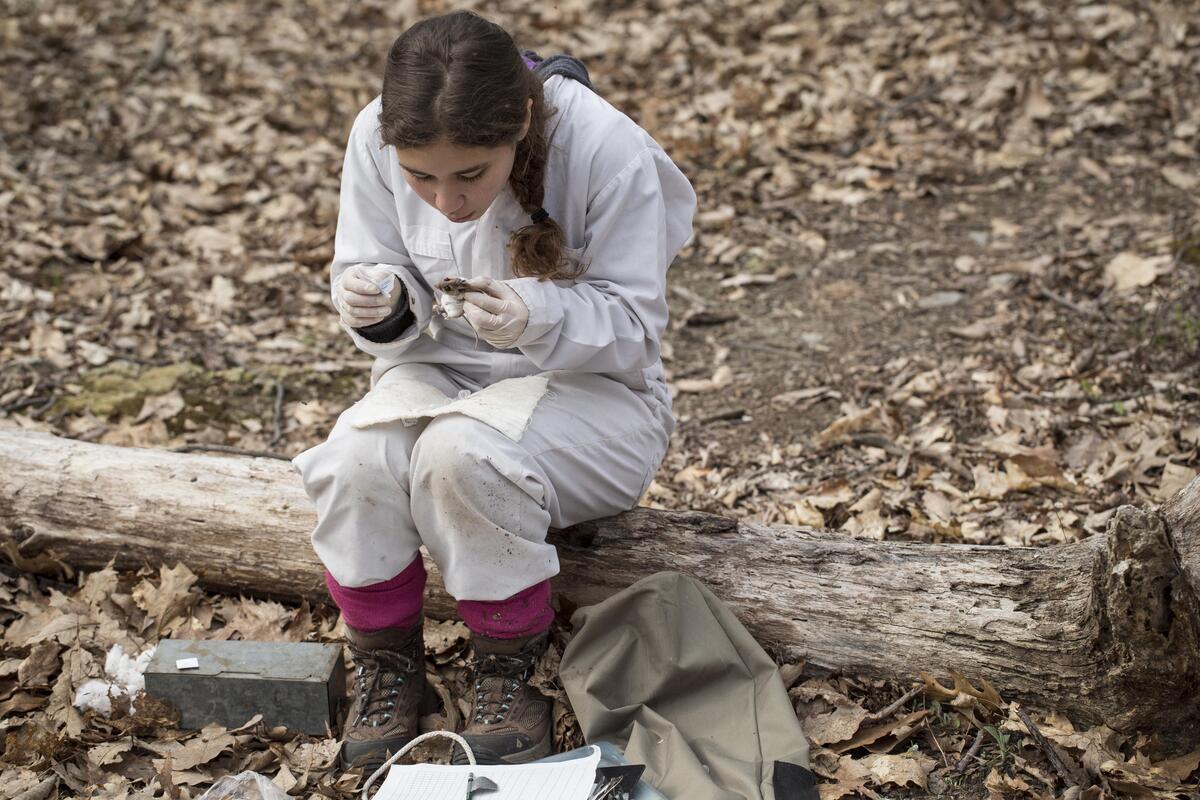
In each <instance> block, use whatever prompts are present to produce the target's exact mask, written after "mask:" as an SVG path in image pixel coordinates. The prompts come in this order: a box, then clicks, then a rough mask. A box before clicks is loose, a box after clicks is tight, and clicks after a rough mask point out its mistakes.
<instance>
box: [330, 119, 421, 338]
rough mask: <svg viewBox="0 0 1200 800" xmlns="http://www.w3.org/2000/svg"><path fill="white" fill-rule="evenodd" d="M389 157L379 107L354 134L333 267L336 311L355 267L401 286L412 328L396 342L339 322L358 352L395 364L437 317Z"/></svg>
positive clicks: (356, 124)
mask: <svg viewBox="0 0 1200 800" xmlns="http://www.w3.org/2000/svg"><path fill="white" fill-rule="evenodd" d="M389 152H391V150H390V148H389V149H388V150H382V149H380V140H379V133H378V101H376V102H375V103H372V104H371V105H369V106H367V107H366V108H365V109H363V111H362V113H360V114H359V115H358V119H356V120H355V121H354V127H353V128H352V129H351V131H350V141H349V143H348V144H347V146H346V158H345V161H344V162H343V165H342V187H341V203H340V207H339V209H338V221H337V234H336V236H335V238H334V245H333V263H332V265H331V267H330V291H331V295H332V297H333V298H334V305H335V308H336V298H337V291H338V286H339V284H340V283H341V279H342V276H343V275H344V274H345V272H346V270H347V269H349V268H350V267H352V266H354V265H356V264H362V265H366V266H372V267H380V268H383V269H386V270H388V271H389V272H392V273H394V274H395V275H396V278H397V279H398V280H399V281H401V282H402V283H403V285H404V288H405V290H406V293H407V297H408V306H409V308H410V309H411V310H412V313H413V319H414V322H413V324H412V325H410V326H408V328H407V329H406V330H405V331H404V332H402V333H401V334H400V336H399V337H398V338H397V339H394V340H393V341H391V342H384V343H379V342H372V341H370V340H369V339H367V338H365V337H363V336H362V335H361V334H360V333H358V332H357V331H356V330H354V329H353V328H351V327H350V326H349V325H347V324H346V323H345V322H341V326H342V328H343V329H344V330H345V331H346V332H347V333H349V334H350V337H351V338H352V339H353V340H354V343H355V344H356V345H357V346H358V348H359V349H360V350H362V351H364V352H366V353H370V354H371V355H373V356H376V357H379V358H393V357H396V356H398V355H400V354H401V353H403V352H404V351H405V350H407V349H408V348H409V347H410V346H411V345H412V344H413V343H414V342H415V341H416V340H417V338H418V337H419V336H420V335H421V333H422V332H423V331H424V330H425V328H426V327H427V326H428V325H429V320H430V317H431V316H432V313H433V292H432V291H431V290H430V288H429V285H428V284H427V283H426V282H425V279H424V278H422V277H421V274H420V272H419V271H418V270H417V268H416V266H415V265H414V264H413V261H412V259H411V258H410V257H409V255H408V250H407V249H405V246H404V241H403V239H402V238H401V235H400V222H399V213H398V211H397V208H396V201H395V195H394V194H393V190H392V188H391V187H390V186H389V185H388V183H387V181H386V180H385V179H384V177H383V176H384V174H386V172H385V170H383V169H381V166H380V163H379V160H382V159H383V158H386V157H387V153H389Z"/></svg>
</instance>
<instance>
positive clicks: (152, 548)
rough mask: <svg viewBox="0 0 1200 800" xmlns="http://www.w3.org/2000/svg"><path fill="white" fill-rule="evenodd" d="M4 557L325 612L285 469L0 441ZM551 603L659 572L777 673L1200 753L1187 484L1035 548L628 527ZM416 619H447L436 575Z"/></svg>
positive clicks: (569, 545) (635, 516) (570, 546)
mask: <svg viewBox="0 0 1200 800" xmlns="http://www.w3.org/2000/svg"><path fill="white" fill-rule="evenodd" d="M0 474H3V475H5V476H6V477H5V478H4V479H3V481H2V482H0V528H2V530H0V547H2V548H3V550H4V551H5V552H6V553H7V556H8V558H9V560H11V561H13V562H14V563H15V564H16V565H17V566H18V567H20V568H23V569H45V568H52V567H53V565H54V563H55V560H57V561H61V562H63V563H66V564H69V565H72V566H75V567H80V568H97V567H101V566H103V565H105V564H106V563H108V562H109V561H110V560H113V561H115V563H116V565H117V566H118V567H119V568H126V569H135V568H139V567H143V566H147V565H149V566H156V565H159V564H175V563H177V562H183V563H186V564H187V565H188V566H189V567H190V568H191V569H192V570H193V571H194V572H195V573H196V574H197V575H198V576H199V577H200V580H201V582H202V583H203V584H205V585H206V586H208V587H210V588H212V589H216V590H222V591H232V592H243V593H245V592H252V593H257V594H270V595H276V596H286V597H300V596H304V597H309V598H324V597H325V588H324V582H323V577H322V576H323V569H322V567H321V564H320V562H319V561H318V560H317V558H316V556H315V555H314V553H313V551H312V549H311V547H310V545H309V540H308V537H309V533H310V532H311V530H312V528H313V526H314V524H315V513H314V511H313V508H312V505H311V503H310V501H309V499H308V497H307V495H306V494H305V492H304V489H303V487H302V485H301V483H300V480H299V476H298V475H297V474H296V472H295V470H294V468H293V467H292V466H291V465H289V464H287V463H285V462H281V461H275V460H270V459H261V458H244V457H229V456H210V455H198V454H183V453H175V452H170V451H160V450H148V449H135V448H122V447H113V446H108V445H96V444H88V443H83V442H78V441H74V440H70V439H62V438H59V437H55V436H52V435H50V434H43V433H34V432H29V431H22V430H16V429H0ZM551 540H552V541H554V542H555V543H556V544H557V545H558V548H559V553H560V559H561V562H562V573H561V575H560V576H559V578H557V579H556V581H555V586H556V590H557V593H558V595H559V597H560V598H561V599H562V600H564V601H566V602H567V603H569V604H573V605H576V606H580V605H587V604H590V603H594V602H596V601H599V600H601V599H603V598H605V597H607V596H609V595H611V594H613V593H615V592H617V591H619V590H621V589H623V588H625V587H626V586H628V585H629V584H631V583H633V582H634V581H636V580H638V579H640V578H642V577H645V576H647V575H650V574H652V573H654V572H658V571H661V570H677V571H679V572H683V573H686V574H689V575H692V576H694V577H696V578H698V579H700V580H702V581H703V582H705V583H706V584H707V585H708V586H709V587H710V588H712V590H713V591H714V592H715V593H716V594H717V595H718V596H719V597H721V598H722V599H723V600H724V601H726V602H727V603H728V604H729V605H730V607H731V608H732V609H733V610H734V611H735V612H736V613H737V615H738V616H739V618H740V619H741V620H742V621H743V622H744V623H745V624H746V626H747V627H748V628H749V629H750V630H751V631H752V632H753V633H754V634H755V636H756V637H757V638H758V640H759V641H760V642H761V643H762V644H763V645H764V646H765V647H767V649H768V650H770V651H772V652H773V653H774V654H775V655H776V656H778V657H780V658H784V659H804V660H805V661H806V663H807V665H808V666H809V667H810V668H811V669H813V670H815V671H842V672H845V673H848V674H854V675H867V676H874V677H888V678H900V679H906V678H910V677H915V673H916V672H917V671H918V670H926V671H930V672H935V673H936V672H940V671H942V670H944V669H947V668H949V669H957V670H959V671H961V672H963V673H964V674H966V675H968V676H972V677H984V678H987V679H988V680H989V681H991V682H992V683H993V684H994V685H995V686H996V687H997V688H998V689H999V690H1000V692H1001V694H1002V695H1003V696H1005V697H1006V698H1009V699H1020V700H1022V701H1024V702H1027V703H1031V704H1033V705H1036V706H1039V707H1043V708H1055V709H1058V710H1060V711H1063V712H1065V713H1068V714H1069V715H1071V716H1072V717H1074V718H1075V719H1076V720H1078V721H1081V722H1085V723H1095V722H1105V723H1107V724H1108V725H1109V726H1111V727H1113V728H1115V729H1117V730H1122V731H1134V730H1137V731H1140V732H1153V733H1158V734H1160V735H1161V736H1163V738H1164V739H1165V740H1166V741H1167V742H1169V743H1170V744H1171V745H1173V746H1174V747H1176V748H1185V747H1189V746H1192V745H1194V744H1196V743H1197V741H1198V740H1200V725H1198V724H1197V723H1198V722H1200V704H1198V703H1197V702H1196V701H1197V696H1198V690H1200V601H1198V595H1197V587H1198V586H1200V479H1197V480H1195V481H1193V482H1192V484H1191V485H1190V486H1188V487H1187V488H1185V489H1184V490H1183V491H1182V492H1180V493H1179V494H1178V495H1177V496H1175V497H1174V498H1173V499H1172V500H1171V501H1170V502H1168V503H1167V504H1165V505H1164V506H1163V507H1162V508H1161V509H1157V510H1141V509H1137V508H1134V507H1132V506H1126V507H1123V508H1121V509H1120V510H1119V511H1118V512H1117V514H1115V515H1114V517H1113V519H1112V522H1111V523H1110V526H1109V529H1108V532H1107V534H1106V535H1103V536H1095V537H1092V538H1090V539H1087V540H1084V541H1081V542H1076V543H1072V544H1066V545H1058V546H1054V547H1047V548H1019V547H988V546H972V545H946V544H942V545H935V544H923V543H912V542H877V541H864V540H856V539H852V538H850V537H848V536H846V535H845V534H840V533H834V532H830V531H821V530H810V529H806V528H798V527H791V526H767V525H755V524H746V523H738V522H736V521H735V520H731V519H726V518H723V517H719V516H715V515H710V514H702V513H696V512H668V511H651V510H648V509H636V510H634V511H630V512H627V513H625V514H621V515H619V516H617V517H612V518H608V519H603V520H597V521H594V522H589V523H585V524H583V525H579V526H576V527H574V528H571V529H568V530H566V531H560V532H552V534H551ZM426 563H427V566H428V567H429V569H430V589H431V591H430V593H429V599H428V601H427V607H428V609H429V610H430V612H431V613H432V614H433V615H434V616H439V615H440V616H445V615H449V614H452V613H453V609H454V604H453V600H452V599H451V598H449V597H448V596H447V595H446V593H445V590H444V587H443V586H442V583H441V579H440V577H439V575H438V573H437V569H436V565H434V564H432V563H431V562H429V559H428V558H426Z"/></svg>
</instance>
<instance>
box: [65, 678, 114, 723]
mask: <svg viewBox="0 0 1200 800" xmlns="http://www.w3.org/2000/svg"><path fill="white" fill-rule="evenodd" d="M118 692H119V690H118V689H117V687H115V686H113V685H112V684H111V683H109V682H108V681H102V680H97V679H95V678H93V679H92V680H90V681H87V682H85V683H84V684H83V685H82V686H80V687H79V689H77V690H76V692H75V703H74V705H75V707H76V708H78V709H79V710H80V711H87V710H89V709H90V710H92V711H98V712H99V713H101V714H103V715H104V716H106V717H107V716H108V715H109V714H111V713H112V695H114V694H116V693H118Z"/></svg>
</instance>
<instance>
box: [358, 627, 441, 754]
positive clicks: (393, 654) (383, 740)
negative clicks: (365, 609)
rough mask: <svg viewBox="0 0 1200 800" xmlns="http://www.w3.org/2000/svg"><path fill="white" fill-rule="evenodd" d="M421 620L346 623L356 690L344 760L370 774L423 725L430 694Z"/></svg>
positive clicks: (410, 738)
mask: <svg viewBox="0 0 1200 800" xmlns="http://www.w3.org/2000/svg"><path fill="white" fill-rule="evenodd" d="M421 631H422V624H421V623H420V622H418V623H417V624H416V625H414V626H413V627H411V628H384V629H383V630H379V631H370V632H363V631H356V630H354V629H353V628H351V627H350V626H346V641H347V642H348V643H349V645H350V656H351V658H352V659H353V661H354V690H353V691H354V694H353V700H352V701H351V703H350V709H349V711H347V712H346V724H345V727H344V728H343V731H342V732H343V742H342V752H341V761H342V766H343V767H345V768H350V767H351V766H360V765H361V766H362V767H363V774H364V775H370V774H371V773H372V772H374V771H375V770H376V769H378V768H379V767H380V766H381V765H382V764H383V762H384V761H386V760H387V758H388V756H390V755H391V754H392V753H395V752H396V751H397V750H399V749H400V748H401V747H403V746H404V745H406V744H408V743H409V741H411V740H412V739H413V738H414V737H416V735H417V733H418V731H419V723H418V718H419V714H420V708H421V701H422V700H423V699H424V697H425V692H426V688H425V642H424V639H423V638H422V635H421Z"/></svg>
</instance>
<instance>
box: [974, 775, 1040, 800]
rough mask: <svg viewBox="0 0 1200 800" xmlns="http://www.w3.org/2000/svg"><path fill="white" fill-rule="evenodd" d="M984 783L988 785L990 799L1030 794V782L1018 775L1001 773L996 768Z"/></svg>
mask: <svg viewBox="0 0 1200 800" xmlns="http://www.w3.org/2000/svg"><path fill="white" fill-rule="evenodd" d="M983 785H984V786H986V787H987V790H988V799H989V800H1003V799H1004V798H1006V797H1014V796H1020V795H1023V794H1030V791H1029V784H1028V783H1026V782H1025V781H1023V780H1021V779H1020V778H1018V777H1016V776H1012V775H1001V774H1000V773H999V772H998V771H997V770H996V769H994V768H993V769H992V771H991V772H989V773H988V776H987V778H986V779H985V780H984V782H983Z"/></svg>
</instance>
